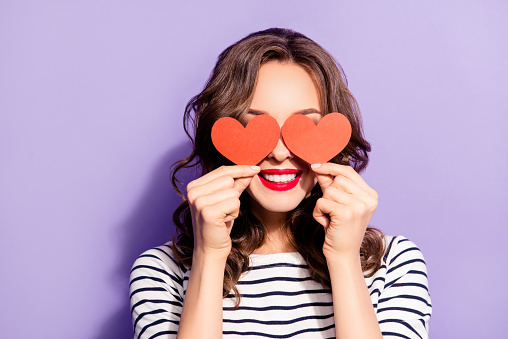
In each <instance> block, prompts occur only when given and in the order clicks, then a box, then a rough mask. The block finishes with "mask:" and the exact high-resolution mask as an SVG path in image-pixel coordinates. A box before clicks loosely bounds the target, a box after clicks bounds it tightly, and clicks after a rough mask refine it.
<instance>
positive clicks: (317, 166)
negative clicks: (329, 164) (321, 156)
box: [310, 164, 321, 168]
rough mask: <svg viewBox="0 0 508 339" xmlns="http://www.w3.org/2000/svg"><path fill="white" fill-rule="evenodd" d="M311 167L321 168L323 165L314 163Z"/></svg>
mask: <svg viewBox="0 0 508 339" xmlns="http://www.w3.org/2000/svg"><path fill="white" fill-rule="evenodd" d="M310 167H312V168H319V167H321V164H312V165H310Z"/></svg>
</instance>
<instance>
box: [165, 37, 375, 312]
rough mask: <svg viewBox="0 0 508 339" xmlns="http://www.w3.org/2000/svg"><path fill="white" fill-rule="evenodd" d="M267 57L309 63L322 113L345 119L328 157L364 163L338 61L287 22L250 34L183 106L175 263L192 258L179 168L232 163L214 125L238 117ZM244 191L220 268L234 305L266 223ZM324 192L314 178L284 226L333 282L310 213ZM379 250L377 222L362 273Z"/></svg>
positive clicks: (371, 269)
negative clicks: (344, 141)
mask: <svg viewBox="0 0 508 339" xmlns="http://www.w3.org/2000/svg"><path fill="white" fill-rule="evenodd" d="M272 60H277V61H280V62H291V63H296V64H298V65H300V66H302V67H303V68H304V69H306V70H307V72H308V73H309V74H310V75H311V76H312V77H313V80H314V81H315V83H316V86H317V88H318V91H319V94H320V101H321V107H322V108H323V114H327V113H331V112H340V113H342V114H344V115H345V116H346V117H347V118H348V119H349V122H350V123H351V127H352V136H351V139H350V141H349V143H348V145H347V146H346V148H345V149H344V150H343V151H342V152H341V153H340V154H338V155H337V156H336V157H334V158H333V159H332V160H331V162H335V163H338V164H343V165H350V166H352V167H353V168H354V169H355V170H356V171H357V172H361V171H363V170H364V169H365V167H366V166H367V163H368V161H369V157H368V152H370V150H371V147H370V144H369V143H368V142H367V140H365V139H364V137H363V130H362V120H361V115H360V110H359V108H358V104H357V102H356V100H355V98H354V97H353V95H352V94H351V92H350V91H349V89H348V88H347V80H346V76H345V74H344V72H343V70H342V67H341V66H340V65H339V64H338V63H337V61H336V60H335V59H334V58H333V57H332V56H331V55H330V54H329V53H328V52H327V51H326V50H324V49H323V48H322V47H321V46H319V45H318V44H317V43H315V42H314V41H312V40H311V39H309V38H307V37H306V36H304V35H303V34H300V33H297V32H295V31H292V30H289V29H281V28H271V29H268V30H264V31H260V32H256V33H252V34H250V35H249V36H247V37H245V38H243V39H242V40H240V41H238V42H237V43H235V44H233V45H232V46H230V47H228V48H227V49H226V50H224V51H223V52H222V53H221V54H220V56H219V58H218V60H217V63H216V65H215V67H214V69H213V71H212V74H211V76H210V78H209V80H208V82H207V84H206V86H205V88H204V89H203V91H202V92H201V93H199V94H198V95H196V96H195V97H193V98H192V99H191V100H190V101H189V103H188V104H187V106H186V108H185V114H184V129H185V132H186V133H187V135H188V136H189V138H190V139H191V141H192V144H193V151H192V153H191V154H190V155H189V156H188V157H186V158H184V159H182V160H181V161H179V162H177V163H175V164H174V167H173V170H172V174H171V180H172V183H173V186H174V188H175V190H176V191H177V192H178V194H179V195H180V196H181V197H182V198H183V200H184V201H183V202H182V203H181V204H180V206H179V207H178V208H177V209H176V210H175V212H174V214H173V221H174V223H175V225H176V228H177V233H176V235H175V239H174V240H173V247H172V249H173V252H174V254H175V258H176V260H177V261H178V262H179V263H180V264H183V265H185V266H187V267H190V266H191V265H192V254H193V248H194V235H193V230H192V219H191V214H190V208H189V203H188V202H187V200H186V199H185V197H184V195H183V194H182V192H181V190H180V189H179V185H180V184H181V183H180V181H179V180H178V179H177V174H178V172H179V171H180V170H182V169H184V168H190V167H195V166H198V168H200V169H201V173H202V175H205V174H206V173H208V172H210V171H212V170H214V169H216V168H218V167H220V166H222V165H231V164H232V163H231V162H230V161H229V160H227V159H226V158H224V157H223V156H222V155H221V154H220V153H219V152H218V151H217V150H216V149H215V147H214V146H213V144H212V140H211V129H212V126H213V124H214V123H215V121H217V120H218V119H219V118H222V117H225V116H230V117H233V118H235V119H238V120H240V121H242V120H243V117H244V116H245V114H246V113H247V111H248V109H249V106H250V103H251V100H252V97H253V92H254V88H255V85H256V79H257V74H258V71H259V68H260V67H261V65H262V64H263V63H265V62H268V61H272ZM192 131H194V133H191V132H192ZM247 194H248V193H246V192H244V193H242V195H241V197H240V201H241V204H240V213H239V216H238V218H237V219H236V220H235V224H234V227H233V229H232V231H231V240H232V249H231V252H230V253H229V256H228V258H227V262H226V268H225V271H224V283H223V296H224V297H226V296H227V295H228V294H230V293H231V292H233V293H234V295H235V297H236V304H237V306H238V305H239V302H240V294H239V292H238V289H237V288H236V283H237V282H238V279H239V278H240V275H241V274H242V273H243V272H245V271H247V270H248V268H249V254H251V253H252V252H253V251H254V250H255V249H257V248H258V247H260V246H261V245H262V244H263V242H264V240H265V229H264V226H263V224H262V223H261V221H260V220H258V219H257V218H256V217H255V216H254V215H253V214H252V213H251V211H250V208H249V199H248V197H247ZM322 195H323V193H322V191H321V188H320V186H319V184H316V185H315V187H314V188H313V189H312V192H311V194H310V196H308V197H306V198H305V199H304V200H303V201H302V202H301V203H300V204H299V205H298V206H297V207H296V208H295V209H294V210H293V211H291V212H289V213H288V214H287V218H286V222H285V226H286V227H285V229H286V231H287V238H288V240H289V241H290V243H291V244H292V245H293V246H294V248H295V249H296V250H297V251H298V252H299V253H300V254H301V255H302V256H303V258H304V259H305V261H306V262H307V263H308V265H309V270H310V274H311V276H312V278H313V279H314V280H316V281H317V282H319V283H321V284H322V285H323V286H325V287H330V274H329V272H328V267H327V264H326V259H325V256H324V254H323V250H322V247H323V242H324V237H325V232H324V228H323V227H322V226H321V225H320V224H319V223H318V222H316V221H315V220H314V218H313V217H312V211H313V209H314V207H315V204H316V201H317V199H319V198H320V197H321V196H322ZM309 239H312V241H309ZM383 253H384V242H383V234H382V233H381V231H379V230H377V229H375V228H372V227H369V228H367V231H366V232H365V236H364V239H363V242H362V246H361V249H360V255H361V262H362V269H363V272H364V274H365V276H371V275H372V274H374V273H375V272H376V271H377V270H378V269H379V267H380V265H381V257H382V255H383Z"/></svg>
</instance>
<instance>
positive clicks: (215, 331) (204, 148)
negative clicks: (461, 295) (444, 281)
mask: <svg viewBox="0 0 508 339" xmlns="http://www.w3.org/2000/svg"><path fill="white" fill-rule="evenodd" d="M331 112H340V113H342V114H344V115H345V116H346V117H347V118H348V120H349V121H350V123H351V127H352V136H351V139H350V141H349V143H348V145H347V146H346V148H345V149H344V150H343V151H342V152H340V154H338V155H337V156H336V157H335V158H333V159H332V160H331V161H330V162H328V163H324V164H307V163H306V162H305V161H303V160H302V159H300V158H298V157H296V156H295V155H294V154H292V153H291V152H290V151H289V150H288V148H287V147H286V146H285V144H284V142H283V141H282V140H279V142H278V144H277V146H276V147H275V149H274V150H273V151H272V152H271V153H270V154H269V155H268V156H267V157H266V158H265V159H264V160H263V161H261V163H259V164H258V166H252V167H251V166H239V165H233V164H232V163H230V162H229V161H228V160H227V159H225V158H224V157H223V156H222V155H221V154H220V153H219V152H218V151H217V150H216V149H215V148H214V146H213V144H212V141H211V129H212V126H213V124H214V123H215V121H217V120H218V119H219V118H221V117H225V116H230V117H233V118H235V119H237V120H239V121H241V122H242V123H243V124H244V125H245V124H247V123H248V122H249V121H250V120H251V119H253V118H254V117H255V116H257V115H262V114H268V115H270V116H272V117H273V118H274V119H275V120H276V121H277V122H278V124H279V125H280V126H282V125H283V124H284V122H285V121H286V119H288V118H289V117H290V116H292V115H294V114H304V115H306V116H307V117H309V118H310V119H312V120H313V121H314V122H315V123H316V124H317V123H318V122H319V120H320V119H321V117H322V116H323V115H325V114H328V113H331ZM192 113H194V117H193V116H192V115H191V114H192ZM184 119H185V122H186V126H188V124H189V123H191V124H193V125H194V126H193V127H194V129H195V135H194V138H193V141H194V150H193V152H192V154H191V155H190V156H189V157H187V158H185V159H183V160H182V161H180V162H179V163H178V164H177V165H176V167H175V169H174V171H173V178H172V179H173V184H174V186H175V188H176V189H177V191H178V192H180V191H179V190H178V187H177V182H178V180H177V179H176V174H177V173H178V172H179V171H180V170H182V169H184V168H187V167H191V166H195V165H197V166H199V167H200V168H201V169H202V176H201V177H200V178H198V179H196V180H194V181H192V182H190V183H189V184H188V185H187V198H186V199H184V202H183V203H182V204H181V205H180V206H179V208H178V209H177V210H176V211H175V213H174V222H175V224H176V226H177V229H178V232H177V237H176V240H175V241H174V242H170V243H167V244H166V245H164V246H160V247H158V248H155V249H152V250H149V251H147V252H145V253H144V254H142V255H141V256H140V257H139V258H138V260H137V261H136V262H135V264H134V266H133V269H132V272H131V285H130V287H131V305H132V309H131V311H132V317H133V322H134V328H135V337H136V338H174V337H175V336H177V337H178V338H181V339H185V338H222V337H225V338H236V337H238V338H240V337H242V338H246V337H268V338H290V337H291V338H334V337H337V338H381V337H385V338H386V337H402V338H425V337H427V336H428V335H427V330H428V320H429V318H430V315H431V303H430V297H429V293H428V289H427V275H426V266H425V261H424V260H423V256H422V254H421V252H420V251H419V250H418V248H417V247H416V246H415V245H414V244H413V243H412V242H410V241H409V240H407V239H405V238H404V237H389V236H384V235H382V233H381V232H380V231H378V230H376V229H373V228H369V227H368V223H369V220H370V218H371V216H372V214H373V212H374V210H375V209H376V206H377V193H376V192H375V191H374V190H373V189H372V188H370V187H369V186H368V185H367V184H366V183H365V181H363V179H362V178H361V177H360V175H359V174H358V173H359V172H361V171H362V170H363V169H364V168H365V167H366V166H367V162H368V152H369V151H370V145H369V143H368V142H367V141H366V140H365V139H364V137H363V132H362V126H361V117H360V113H359V109H358V106H357V104H356V101H355V99H354V98H353V96H352V95H351V93H350V92H349V90H348V89H347V86H346V81H345V76H344V75H343V72H342V70H341V68H340V66H339V65H338V64H337V63H336V62H335V60H334V59H333V58H332V57H331V56H330V55H329V54H328V53H327V52H326V51H325V50H324V49H323V48H322V47H320V46H319V45H317V44H316V43H315V42H313V41H312V40H310V39H308V38H307V37H305V36H303V35H301V34H299V33H296V32H294V31H291V30H285V29H269V30H266V31H261V32H257V33H253V34H251V35H249V36H248V37H246V38H244V39H242V40H240V41H239V42H237V43H236V44H234V45H232V46H231V47H229V48H227V49H226V50H225V51H224V52H223V53H222V54H221V55H220V56H219V59H218V61H217V64H216V66H215V68H214V70H213V72H212V75H211V77H210V79H209V81H208V83H207V85H206V87H205V89H204V90H203V91H202V92H201V93H200V94H198V95H197V96H195V97H194V98H193V99H192V100H191V101H190V102H189V104H188V105H187V108H186V112H185V116H184ZM187 132H188V134H189V135H191V133H189V131H187ZM282 173H289V174H284V175H283V174H282Z"/></svg>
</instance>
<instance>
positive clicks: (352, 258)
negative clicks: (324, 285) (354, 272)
mask: <svg viewBox="0 0 508 339" xmlns="http://www.w3.org/2000/svg"><path fill="white" fill-rule="evenodd" d="M323 254H324V255H325V258H326V262H327V264H328V266H330V264H337V265H341V266H358V265H359V266H360V267H361V263H362V260H361V257H360V253H354V252H344V253H341V252H334V251H323Z"/></svg>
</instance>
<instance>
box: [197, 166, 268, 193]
mask: <svg viewBox="0 0 508 339" xmlns="http://www.w3.org/2000/svg"><path fill="white" fill-rule="evenodd" d="M259 171H260V168H259V166H248V165H234V166H221V167H219V168H217V169H215V170H213V171H211V172H210V173H207V174H205V175H203V176H202V177H200V178H198V179H196V180H194V181H191V182H190V183H189V184H188V185H187V191H189V190H191V189H192V188H194V187H196V186H202V185H205V184H207V183H208V182H210V181H212V180H215V179H217V178H219V177H222V176H229V177H232V178H233V179H235V178H243V177H252V176H254V175H255V174H257V173H259Z"/></svg>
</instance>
